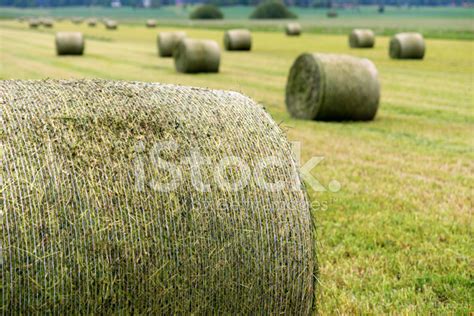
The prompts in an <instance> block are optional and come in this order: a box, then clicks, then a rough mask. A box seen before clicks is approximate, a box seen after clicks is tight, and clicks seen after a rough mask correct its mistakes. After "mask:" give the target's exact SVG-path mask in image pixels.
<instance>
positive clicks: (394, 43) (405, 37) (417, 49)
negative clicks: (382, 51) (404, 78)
mask: <svg viewBox="0 0 474 316" xmlns="http://www.w3.org/2000/svg"><path fill="white" fill-rule="evenodd" d="M389 54H390V57H391V58H395V59H423V57H424V56H425V40H424V39H423V35H421V34H420V33H398V34H396V35H395V36H394V37H392V39H391V40H390V48H389Z"/></svg>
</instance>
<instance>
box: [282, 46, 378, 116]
mask: <svg viewBox="0 0 474 316" xmlns="http://www.w3.org/2000/svg"><path fill="white" fill-rule="evenodd" d="M379 98H380V84H379V80H378V74H377V69H376V68H375V65H374V64H373V63H372V62H371V61H370V60H368V59H361V58H356V57H352V56H347V55H336V54H317V53H314V54H310V53H305V54H302V55H300V56H299V57H298V58H297V59H296V61H295V62H294V63H293V66H292V67H291V70H290V74H289V76H288V82H287V85H286V107H287V109H288V112H289V113H290V114H291V115H292V116H293V117H296V118H301V119H310V120H321V121H342V120H351V121H359V120H372V119H373V118H374V117H375V114H376V113H377V109H378V106H379Z"/></svg>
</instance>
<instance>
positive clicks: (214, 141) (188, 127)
mask: <svg viewBox="0 0 474 316" xmlns="http://www.w3.org/2000/svg"><path fill="white" fill-rule="evenodd" d="M0 91H2V95H1V97H0V107H1V108H0V109H1V111H2V126H3V132H2V139H3V144H2V193H3V201H2V202H3V205H4V207H5V208H4V210H5V212H2V216H3V217H2V221H1V222H0V227H1V232H2V234H3V236H4V237H5V236H8V238H6V237H5V238H1V239H0V243H1V244H0V246H1V248H0V249H1V251H2V264H1V265H0V273H1V275H2V279H3V291H2V300H1V302H0V308H2V310H6V311H8V310H10V311H16V312H18V313H20V314H32V313H39V314H43V313H53V314H64V315H69V314H95V313H97V314H109V315H110V314H131V313H136V314H151V315H162V314H165V315H172V314H180V313H183V314H189V313H190V314H215V313H223V314H236V313H243V314H265V315H268V314H283V313H287V314H290V315H300V314H303V315H307V314H310V313H311V311H312V308H313V301H314V286H315V277H314V274H315V271H316V270H315V269H316V262H315V249H314V245H315V240H314V239H313V238H314V230H313V223H312V221H313V220H312V217H311V212H310V210H309V203H308V201H307V198H306V194H305V192H304V188H303V187H302V184H301V181H300V178H299V176H298V172H297V170H298V168H297V165H296V162H295V159H294V158H293V154H292V151H291V146H290V144H289V143H288V141H287V140H286V137H285V135H284V134H283V132H282V131H281V130H280V129H279V127H278V125H277V124H276V123H275V122H274V121H273V120H272V119H271V118H270V116H269V115H268V114H267V113H266V112H265V111H264V110H263V109H262V107H261V106H259V105H257V104H256V103H255V102H253V101H252V100H250V99H249V98H247V97H245V96H243V95H241V94H239V93H236V92H226V91H212V90H206V89H199V88H190V87H178V86H173V85H160V84H156V83H139V82H130V83H127V82H118V81H105V80H84V81H82V80H77V81H74V80H71V81H60V80H45V81H0ZM197 153H199V154H197ZM192 157H194V158H195V159H194V158H192ZM197 157H202V159H204V161H205V162H199V176H198V175H197V174H198V173H197V171H195V168H196V164H194V163H193V161H200V159H199V158H197ZM229 157H231V158H233V159H230V158H229ZM269 157H270V158H273V159H274V160H273V161H276V162H278V165H274V164H267V165H266V167H261V166H262V162H268V161H269V160H268V159H269ZM229 161H231V162H232V161H233V162H234V163H235V164H236V163H237V162H239V164H238V165H240V166H248V167H249V168H250V169H251V176H250V177H248V178H247V179H248V180H247V181H243V183H244V184H245V185H244V186H242V187H241V188H240V189H239V190H235V189H234V186H232V185H229V187H227V186H225V185H224V184H226V185H228V184H229V183H236V184H237V183H238V181H240V180H241V179H244V178H245V177H244V176H243V174H244V172H241V171H239V170H245V168H240V167H239V168H237V165H234V164H232V165H230V164H228V162H229ZM234 167H235V168H234ZM178 170H179V173H178ZM254 171H255V175H254ZM257 171H258V172H257ZM178 174H179V176H178ZM216 175H219V176H220V177H223V178H222V179H221V178H219V177H217V176H216ZM224 178H225V179H226V180H227V181H228V182H226V181H225V180H224ZM265 182H267V183H268V184H271V183H275V184H279V183H281V184H282V186H281V187H280V189H279V190H275V189H274V190H267V189H265ZM175 184H176V185H175ZM236 187H237V188H238V186H236ZM26 266H27V267H28V269H25V267H26ZM18 271H22V273H18ZM269 289H271V291H269Z"/></svg>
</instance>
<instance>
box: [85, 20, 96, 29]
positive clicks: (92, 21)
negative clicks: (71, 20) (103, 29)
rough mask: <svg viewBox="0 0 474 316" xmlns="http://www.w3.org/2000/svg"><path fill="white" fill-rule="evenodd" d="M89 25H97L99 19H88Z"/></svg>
mask: <svg viewBox="0 0 474 316" xmlns="http://www.w3.org/2000/svg"><path fill="white" fill-rule="evenodd" d="M87 25H88V26H90V27H95V26H96V25H97V19H95V18H90V19H88V20H87Z"/></svg>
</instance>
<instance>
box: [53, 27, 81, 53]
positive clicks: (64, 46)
mask: <svg viewBox="0 0 474 316" xmlns="http://www.w3.org/2000/svg"><path fill="white" fill-rule="evenodd" d="M55 42H56V53H57V54H58V55H82V54H83V53H84V47H85V44H84V36H83V35H82V33H81V32H58V33H56V40H55Z"/></svg>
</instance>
